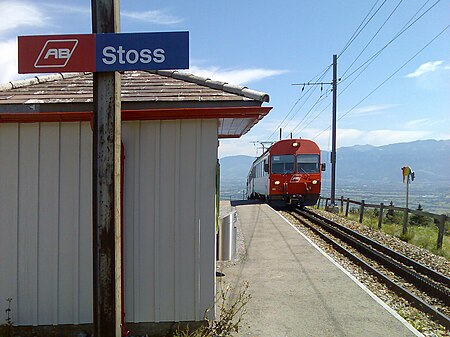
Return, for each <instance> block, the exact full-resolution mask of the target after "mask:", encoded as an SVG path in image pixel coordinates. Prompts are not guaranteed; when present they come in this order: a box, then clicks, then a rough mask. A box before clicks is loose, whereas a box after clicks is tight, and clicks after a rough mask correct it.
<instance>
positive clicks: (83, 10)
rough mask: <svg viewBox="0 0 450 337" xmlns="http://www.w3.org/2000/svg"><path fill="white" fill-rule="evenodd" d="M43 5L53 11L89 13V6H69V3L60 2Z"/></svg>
mask: <svg viewBox="0 0 450 337" xmlns="http://www.w3.org/2000/svg"><path fill="white" fill-rule="evenodd" d="M45 7H47V8H50V9H52V10H53V11H55V12H62V13H64V14H67V13H72V14H73V13H77V14H84V15H89V16H90V15H91V7H80V6H71V5H62V4H45Z"/></svg>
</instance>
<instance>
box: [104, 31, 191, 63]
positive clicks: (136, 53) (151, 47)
mask: <svg viewBox="0 0 450 337" xmlns="http://www.w3.org/2000/svg"><path fill="white" fill-rule="evenodd" d="M95 40H96V41H95V52H96V61H95V63H96V71H125V70H161V69H187V68H189V32H168V33H132V34H131V33H130V34H128V33H123V34H97V35H96V39H95Z"/></svg>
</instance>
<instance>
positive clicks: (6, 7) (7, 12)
mask: <svg viewBox="0 0 450 337" xmlns="http://www.w3.org/2000/svg"><path fill="white" fill-rule="evenodd" d="M0 13H2V19H1V20H0V32H6V31H9V30H14V29H17V28H18V27H20V26H32V27H41V26H44V25H45V24H46V17H45V15H44V14H43V12H42V11H41V10H40V9H39V7H38V6H35V5H33V4H30V3H27V2H24V1H3V2H1V3H0Z"/></svg>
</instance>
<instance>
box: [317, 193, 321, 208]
mask: <svg viewBox="0 0 450 337" xmlns="http://www.w3.org/2000/svg"><path fill="white" fill-rule="evenodd" d="M320 199H321V197H320V195H319V199H317V209H319V208H320Z"/></svg>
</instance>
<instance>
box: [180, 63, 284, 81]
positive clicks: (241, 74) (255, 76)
mask: <svg viewBox="0 0 450 337" xmlns="http://www.w3.org/2000/svg"><path fill="white" fill-rule="evenodd" d="M189 72H191V73H193V74H194V75H197V76H202V77H208V78H211V79H212V80H215V81H224V82H228V83H231V84H245V83H250V82H254V81H258V80H261V79H263V78H267V77H271V76H276V75H280V74H284V73H286V71H284V70H274V69H262V68H250V69H221V68H219V67H208V68H200V67H197V66H190V67H189Z"/></svg>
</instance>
